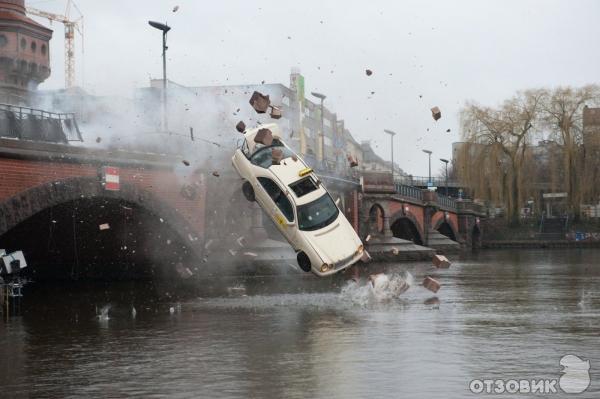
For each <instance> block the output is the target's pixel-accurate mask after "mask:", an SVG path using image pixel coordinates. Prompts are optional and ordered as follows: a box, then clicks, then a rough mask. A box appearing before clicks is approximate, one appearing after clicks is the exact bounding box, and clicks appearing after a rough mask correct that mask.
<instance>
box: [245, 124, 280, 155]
mask: <svg viewBox="0 0 600 399" xmlns="http://www.w3.org/2000/svg"><path fill="white" fill-rule="evenodd" d="M261 129H269V130H270V131H271V133H272V134H273V138H274V139H279V140H281V129H280V128H279V125H278V124H276V123H268V124H265V125H260V126H258V127H255V128H252V129H247V130H246V131H244V138H245V139H246V142H247V143H248V150H249V151H250V154H254V151H256V143H255V142H254V137H255V136H256V133H258V131H259V130H261Z"/></svg>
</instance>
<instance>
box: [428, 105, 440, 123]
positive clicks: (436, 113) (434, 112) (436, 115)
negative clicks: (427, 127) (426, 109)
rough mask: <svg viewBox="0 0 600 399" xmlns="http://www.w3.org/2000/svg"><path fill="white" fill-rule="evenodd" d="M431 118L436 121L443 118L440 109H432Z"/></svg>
mask: <svg viewBox="0 0 600 399" xmlns="http://www.w3.org/2000/svg"><path fill="white" fill-rule="evenodd" d="M431 116H432V117H433V119H434V120H436V121H437V120H438V119H440V118H441V117H442V111H440V109H439V108H438V107H433V108H431Z"/></svg>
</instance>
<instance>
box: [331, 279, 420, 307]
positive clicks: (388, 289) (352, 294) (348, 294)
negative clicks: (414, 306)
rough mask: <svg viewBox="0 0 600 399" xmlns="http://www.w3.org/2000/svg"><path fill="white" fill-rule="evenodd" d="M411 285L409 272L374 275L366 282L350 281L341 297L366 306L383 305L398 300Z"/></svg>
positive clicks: (412, 280) (412, 283) (411, 280)
mask: <svg viewBox="0 0 600 399" xmlns="http://www.w3.org/2000/svg"><path fill="white" fill-rule="evenodd" d="M412 285H414V278H413V276H412V275H411V274H410V273H409V272H405V273H404V275H399V274H391V275H387V274H383V273H380V274H376V275H372V276H370V277H369V279H368V280H367V281H366V282H364V283H363V282H360V281H359V282H356V281H354V280H350V281H349V282H348V283H347V284H346V285H345V286H344V287H343V288H342V291H341V296H342V297H343V298H345V299H347V300H349V301H350V302H352V303H354V304H357V305H360V306H368V305H370V304H374V303H385V302H390V301H393V300H395V299H398V298H399V297H400V296H401V295H402V294H403V293H405V292H406V291H407V290H408V289H409V288H410V287H411V286H412Z"/></svg>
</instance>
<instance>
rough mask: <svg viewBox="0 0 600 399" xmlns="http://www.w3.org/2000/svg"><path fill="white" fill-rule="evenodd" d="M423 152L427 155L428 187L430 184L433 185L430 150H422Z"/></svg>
mask: <svg viewBox="0 0 600 399" xmlns="http://www.w3.org/2000/svg"><path fill="white" fill-rule="evenodd" d="M423 152H424V153H425V154H427V155H429V178H428V179H427V188H429V187H430V185H431V186H433V183H432V182H431V151H429V150H423Z"/></svg>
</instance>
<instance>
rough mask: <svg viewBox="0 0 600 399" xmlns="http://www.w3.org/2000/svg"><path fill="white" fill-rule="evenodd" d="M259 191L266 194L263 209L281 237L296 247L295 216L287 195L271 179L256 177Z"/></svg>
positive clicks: (292, 205)
mask: <svg viewBox="0 0 600 399" xmlns="http://www.w3.org/2000/svg"><path fill="white" fill-rule="evenodd" d="M257 180H258V183H259V185H260V187H261V191H264V193H265V194H266V197H267V199H266V202H267V203H266V204H265V207H264V208H263V209H265V211H266V212H267V213H268V214H269V215H270V216H271V219H272V220H273V222H275V225H276V226H277V228H278V229H279V231H281V233H282V234H283V236H284V237H285V238H286V239H287V240H288V241H289V243H290V244H292V246H293V247H296V245H295V243H294V238H295V235H296V234H295V233H296V215H295V211H294V204H293V202H292V200H291V198H290V195H289V193H288V192H287V190H286V192H284V191H283V190H282V189H281V187H280V186H279V185H278V184H277V183H276V182H275V181H274V180H272V179H270V178H268V177H264V176H260V177H257Z"/></svg>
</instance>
